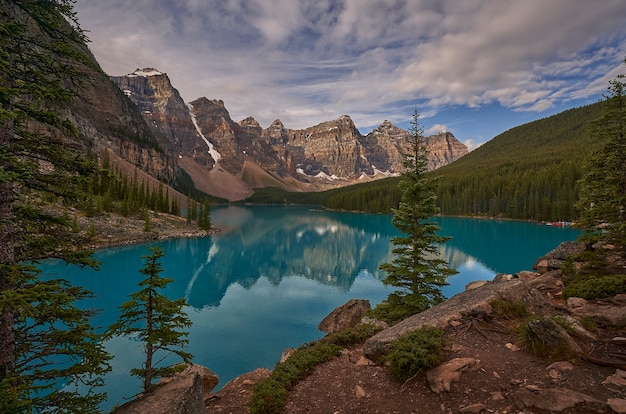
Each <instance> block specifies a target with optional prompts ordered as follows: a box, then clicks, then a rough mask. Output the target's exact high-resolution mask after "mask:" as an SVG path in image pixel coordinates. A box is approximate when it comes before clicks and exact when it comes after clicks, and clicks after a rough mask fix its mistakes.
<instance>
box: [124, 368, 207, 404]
mask: <svg viewBox="0 0 626 414" xmlns="http://www.w3.org/2000/svg"><path fill="white" fill-rule="evenodd" d="M217 383H218V378H217V375H215V374H214V373H212V372H211V371H210V370H209V369H208V368H205V367H202V366H200V365H195V364H194V365H190V366H188V367H187V368H186V369H185V371H183V372H180V373H178V374H176V375H175V376H173V377H171V378H167V379H165V380H162V381H161V382H160V383H159V385H158V387H157V388H156V389H155V390H154V391H153V392H151V393H148V394H145V395H143V396H141V397H139V398H137V399H135V400H133V401H130V402H128V403H126V404H124V405H122V406H121V407H119V408H117V409H115V410H114V411H113V413H114V414H143V413H151V414H161V413H162V414H169V413H185V414H205V413H206V409H205V407H204V400H205V396H206V395H208V394H209V393H210V391H211V390H213V388H215V386H216V385H217Z"/></svg>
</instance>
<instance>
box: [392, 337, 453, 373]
mask: <svg viewBox="0 0 626 414" xmlns="http://www.w3.org/2000/svg"><path fill="white" fill-rule="evenodd" d="M447 342H448V340H447V338H446V337H445V336H444V333H443V331H442V330H441V329H437V328H433V327H432V326H424V327H422V328H420V329H417V330H415V331H412V332H409V333H407V334H405V335H403V336H401V337H400V338H398V340H397V341H396V342H394V343H393V344H392V348H391V353H389V355H387V357H386V358H385V359H386V360H387V361H389V362H390V369H391V374H392V375H393V377H394V378H396V379H397V380H398V381H401V382H404V381H406V380H408V379H409V378H411V377H413V376H414V375H415V374H417V373H418V372H420V371H421V370H422V369H424V368H431V367H433V366H435V365H437V364H439V363H440V362H441V359H442V357H443V349H444V347H445V345H446V344H447Z"/></svg>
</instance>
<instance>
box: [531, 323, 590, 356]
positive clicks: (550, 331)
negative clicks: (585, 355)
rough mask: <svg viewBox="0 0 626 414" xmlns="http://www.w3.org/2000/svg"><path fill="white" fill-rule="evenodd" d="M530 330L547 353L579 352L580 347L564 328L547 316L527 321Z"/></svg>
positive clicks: (580, 350)
mask: <svg viewBox="0 0 626 414" xmlns="http://www.w3.org/2000/svg"><path fill="white" fill-rule="evenodd" d="M527 327H528V329H529V331H530V332H532V334H533V335H534V336H535V337H536V338H537V339H538V340H539V341H540V342H541V343H542V345H543V347H544V349H545V352H546V353H547V354H548V355H558V354H561V355H562V354H563V353H566V354H570V353H572V354H580V353H581V352H582V349H581V348H580V346H579V345H578V344H577V343H576V341H575V340H574V339H573V338H572V337H571V336H570V335H569V334H568V333H567V331H566V330H565V328H563V327H562V326H561V325H559V324H558V323H556V322H555V321H554V320H553V319H551V318H548V317H545V316H544V317H541V318H539V319H535V320H531V321H529V322H528V323H527Z"/></svg>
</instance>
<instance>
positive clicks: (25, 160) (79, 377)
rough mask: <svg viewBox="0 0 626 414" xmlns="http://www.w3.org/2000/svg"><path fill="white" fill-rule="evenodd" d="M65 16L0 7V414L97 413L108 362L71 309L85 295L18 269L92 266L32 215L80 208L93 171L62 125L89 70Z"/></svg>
mask: <svg viewBox="0 0 626 414" xmlns="http://www.w3.org/2000/svg"><path fill="white" fill-rule="evenodd" d="M72 6H73V2H72V1H70V0H57V1H54V2H49V1H43V2H42V1H33V0H10V1H8V0H0V103H1V106H0V108H1V109H0V412H32V411H35V412H37V411H42V412H43V411H45V412H96V411H97V405H98V403H99V402H100V401H101V400H102V399H103V395H102V394H98V393H94V392H93V386H97V385H99V383H100V382H101V380H100V378H99V377H98V375H99V374H101V373H102V372H104V371H106V370H107V369H108V365H107V359H108V355H107V354H106V353H105V352H104V351H103V349H102V347H101V346H100V345H99V342H98V337H97V335H96V334H95V333H94V331H93V329H92V327H91V326H90V325H89V322H88V318H89V316H90V315H91V314H90V313H89V312H86V311H81V310H79V309H78V308H77V307H76V306H74V302H75V301H77V300H80V299H82V298H84V297H86V296H88V295H89V292H87V291H85V290H83V289H81V288H77V287H72V286H69V285H68V284H67V283H66V282H64V281H63V280H50V281H44V280H42V279H41V278H40V275H39V273H38V271H37V270H36V269H35V268H33V267H32V266H29V265H26V264H24V263H26V261H27V260H32V259H36V258H39V257H44V256H53V257H58V258H61V259H63V260H65V261H67V262H68V263H74V264H77V265H79V266H92V267H95V266H96V265H97V263H96V262H95V260H94V259H93V258H92V256H91V254H90V252H86V251H83V250H80V246H81V245H82V243H83V241H82V240H80V239H79V238H78V235H77V234H76V233H73V232H72V231H71V223H70V220H69V219H68V218H67V217H65V216H62V215H61V216H59V215H56V214H51V213H48V212H46V211H44V210H43V209H42V208H41V207H40V206H38V205H37V203H41V202H43V201H44V200H46V199H50V200H52V199H53V198H54V199H58V200H62V201H63V202H77V201H79V200H81V199H82V198H83V197H84V194H83V193H82V192H83V190H84V189H85V188H87V183H88V182H89V179H90V178H91V177H93V173H94V171H95V170H94V166H93V164H92V163H90V162H88V161H87V160H86V159H85V157H84V156H82V155H81V154H80V153H79V150H80V144H78V143H77V141H76V139H75V135H76V128H75V126H74V125H73V124H72V123H71V122H70V121H69V120H68V119H66V118H65V117H64V116H62V115H61V114H64V113H67V112H66V109H67V107H68V106H69V105H70V103H71V101H72V97H73V90H72V88H77V87H79V86H80V83H81V82H82V80H83V79H82V78H83V75H82V73H83V69H84V67H85V65H92V63H91V60H90V58H89V55H88V51H87V49H86V48H85V47H84V41H85V36H84V35H83V33H82V31H81V30H80V28H79V27H78V25H77V23H76V19H75V15H74V12H73V7H72ZM26 195H28V196H29V197H26ZM47 195H52V197H48V196H47ZM90 374H94V375H95V377H94V376H90ZM78 383H84V384H86V386H87V393H86V394H83V395H81V394H79V393H78V392H75V391H72V389H73V387H72V385H75V384H78Z"/></svg>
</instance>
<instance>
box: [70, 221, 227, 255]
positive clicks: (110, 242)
mask: <svg viewBox="0 0 626 414" xmlns="http://www.w3.org/2000/svg"><path fill="white" fill-rule="evenodd" d="M77 226H78V229H79V231H80V233H81V234H83V235H85V237H87V238H88V240H89V242H88V245H87V246H85V247H87V248H89V249H91V250H98V249H104V248H109V247H117V246H127V245H132V244H141V243H149V242H154V241H159V240H167V239H176V238H189V237H206V236H210V235H212V234H216V233H218V232H219V229H218V228H215V227H213V228H211V230H208V231H207V230H201V229H200V228H198V226H197V224H196V223H188V222H187V219H186V218H184V217H178V216H174V215H171V214H163V213H158V214H154V213H150V217H149V229H147V228H146V221H145V220H144V219H140V218H135V217H122V216H119V215H115V214H104V215H99V216H95V217H84V216H81V217H79V218H77ZM90 233H91V234H90Z"/></svg>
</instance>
